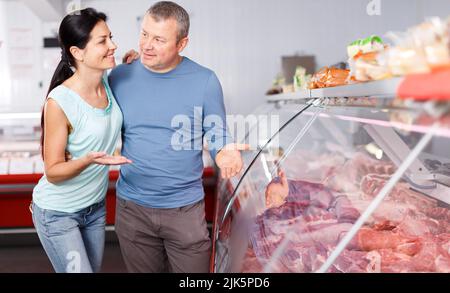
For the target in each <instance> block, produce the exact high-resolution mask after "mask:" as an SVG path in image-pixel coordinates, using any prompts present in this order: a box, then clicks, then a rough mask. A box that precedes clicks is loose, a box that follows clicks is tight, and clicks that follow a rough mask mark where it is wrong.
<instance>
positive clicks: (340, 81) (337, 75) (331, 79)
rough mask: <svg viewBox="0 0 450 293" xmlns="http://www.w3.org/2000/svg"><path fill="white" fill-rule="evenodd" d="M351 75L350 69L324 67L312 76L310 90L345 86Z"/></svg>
mask: <svg viewBox="0 0 450 293" xmlns="http://www.w3.org/2000/svg"><path fill="white" fill-rule="evenodd" d="M349 73H350V70H348V69H339V68H335V67H331V68H329V67H324V68H322V69H320V70H319V71H318V72H317V73H315V74H314V75H313V76H312V78H311V82H310V83H309V88H310V89H317V88H326V87H335V86H340V85H345V84H347V81H348V78H349Z"/></svg>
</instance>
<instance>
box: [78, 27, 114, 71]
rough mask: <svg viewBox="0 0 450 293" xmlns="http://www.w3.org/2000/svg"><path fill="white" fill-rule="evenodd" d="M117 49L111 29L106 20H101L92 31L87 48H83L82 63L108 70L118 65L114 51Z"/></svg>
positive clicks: (93, 67)
mask: <svg viewBox="0 0 450 293" xmlns="http://www.w3.org/2000/svg"><path fill="white" fill-rule="evenodd" d="M116 49H117V46H116V44H114V42H113V41H112V35H111V31H110V30H109V28H108V25H107V24H106V22H104V21H99V22H98V23H97V25H96V26H95V27H94V29H93V30H92V31H91V36H90V40H89V42H88V43H87V45H86V48H84V49H83V50H81V53H82V60H83V62H82V64H83V65H84V66H87V67H90V68H92V69H101V70H106V69H110V68H113V67H114V66H116V61H115V58H114V53H115V51H116Z"/></svg>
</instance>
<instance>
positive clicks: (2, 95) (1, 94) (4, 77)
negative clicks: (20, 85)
mask: <svg viewBox="0 0 450 293" xmlns="http://www.w3.org/2000/svg"><path fill="white" fill-rule="evenodd" d="M4 11H6V2H1V1H0V113H1V112H2V109H6V107H7V105H9V103H10V99H9V98H7V97H9V96H10V95H9V94H8V92H7V91H8V88H9V74H8V72H9V70H8V67H7V66H6V63H7V61H8V55H7V49H6V14H5V13H4Z"/></svg>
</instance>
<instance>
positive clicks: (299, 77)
mask: <svg viewBox="0 0 450 293" xmlns="http://www.w3.org/2000/svg"><path fill="white" fill-rule="evenodd" d="M310 80H311V75H310V74H306V69H305V68H304V67H302V66H298V67H297V69H296V70H295V74H294V91H300V90H306V89H308V83H309V82H310Z"/></svg>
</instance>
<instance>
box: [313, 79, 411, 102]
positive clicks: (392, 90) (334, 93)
mask: <svg viewBox="0 0 450 293" xmlns="http://www.w3.org/2000/svg"><path fill="white" fill-rule="evenodd" d="M402 80H403V78H400V77H399V78H391V79H386V80H378V81H371V82H365V83H357V84H352V85H344V86H337V87H332V88H322V89H314V90H311V97H312V98H343V97H379V98H395V97H396V95H397V88H398V87H399V85H400V83H401V82H402Z"/></svg>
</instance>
